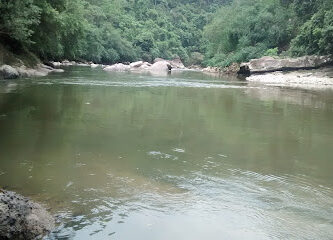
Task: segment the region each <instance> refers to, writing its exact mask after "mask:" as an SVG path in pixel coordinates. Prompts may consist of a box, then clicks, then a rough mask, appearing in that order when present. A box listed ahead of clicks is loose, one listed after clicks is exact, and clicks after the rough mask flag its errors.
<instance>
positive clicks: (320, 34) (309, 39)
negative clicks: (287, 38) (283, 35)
mask: <svg viewBox="0 0 333 240" xmlns="http://www.w3.org/2000/svg"><path fill="white" fill-rule="evenodd" d="M291 52H292V54H293V55H297V56H300V55H304V54H322V55H326V54H332V53H333V2H331V1H328V2H327V3H326V4H323V5H322V7H321V8H320V9H319V10H318V12H316V13H315V14H314V15H313V16H312V17H311V18H310V19H309V20H308V21H306V22H305V23H304V25H303V26H302V27H301V29H300V31H299V34H298V35H297V36H296V38H295V39H293V41H292V42H291Z"/></svg>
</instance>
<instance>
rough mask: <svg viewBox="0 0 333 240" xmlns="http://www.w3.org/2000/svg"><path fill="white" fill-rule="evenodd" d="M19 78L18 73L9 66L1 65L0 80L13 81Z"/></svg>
mask: <svg viewBox="0 0 333 240" xmlns="http://www.w3.org/2000/svg"><path fill="white" fill-rule="evenodd" d="M19 76H20V74H19V72H18V71H17V70H16V69H15V68H13V67H11V66H9V65H2V66H1V67H0V79H1V78H3V79H14V78H18V77H19Z"/></svg>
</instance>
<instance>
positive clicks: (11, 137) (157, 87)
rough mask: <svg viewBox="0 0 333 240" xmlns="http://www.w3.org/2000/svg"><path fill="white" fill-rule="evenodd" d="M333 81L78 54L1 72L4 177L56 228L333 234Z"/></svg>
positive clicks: (73, 233)
mask: <svg viewBox="0 0 333 240" xmlns="http://www.w3.org/2000/svg"><path fill="white" fill-rule="evenodd" d="M332 156H333V91H332V90H320V91H312V90H301V89H288V88H279V87H267V86H260V85H250V84H248V83H246V82H243V81H239V80H235V79H231V78H225V77H224V78H220V77H217V76H209V75H204V74H202V73H194V72H183V73H181V72H179V73H174V74H172V75H165V76H159V75H147V74H129V73H107V72H103V71H102V70H100V69H90V68H83V67H81V68H79V67H76V68H68V69H66V72H65V73H58V74H53V75H49V76H48V77H44V78H38V79H21V80H15V81H3V82H0V185H1V186H3V187H6V188H7V189H11V190H14V191H17V192H19V193H22V194H24V195H26V196H30V197H31V198H33V199H35V200H37V201H40V202H42V203H45V204H46V205H47V206H48V207H49V208H50V211H52V213H53V214H54V215H55V216H56V218H57V221H58V227H57V229H56V230H55V231H54V232H53V233H52V234H51V235H50V236H48V237H47V238H48V239H145V240H147V239H161V240H164V239H165V240H169V239H175V240H177V239H179V240H184V239H189V240H196V239H198V240H199V239H200V240H201V239H212V240H215V239H219V240H220V239H228V240H230V239H231V240H232V239H255V240H258V239H309V240H310V239H327V240H328V239H333V174H332V173H333V160H332V159H333V157H332Z"/></svg>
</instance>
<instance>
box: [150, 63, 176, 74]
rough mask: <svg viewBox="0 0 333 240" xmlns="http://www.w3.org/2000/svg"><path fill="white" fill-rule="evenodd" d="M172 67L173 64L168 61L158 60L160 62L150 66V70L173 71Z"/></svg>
mask: <svg viewBox="0 0 333 240" xmlns="http://www.w3.org/2000/svg"><path fill="white" fill-rule="evenodd" d="M171 69H172V66H171V64H170V63H169V62H167V61H158V62H155V63H154V64H153V65H151V67H150V68H149V70H150V71H155V72H158V71H166V72H168V71H171Z"/></svg>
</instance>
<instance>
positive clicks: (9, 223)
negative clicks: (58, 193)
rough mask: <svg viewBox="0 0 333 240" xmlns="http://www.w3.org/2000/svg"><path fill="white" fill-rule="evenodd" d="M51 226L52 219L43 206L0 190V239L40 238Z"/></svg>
mask: <svg viewBox="0 0 333 240" xmlns="http://www.w3.org/2000/svg"><path fill="white" fill-rule="evenodd" d="M53 228H54V219H53V217H52V216H51V215H50V214H49V213H48V212H47V211H46V210H45V208H44V207H42V206H41V205H39V204H38V203H35V202H32V201H31V200H29V199H28V198H25V197H23V196H21V195H19V194H16V193H14V192H10V191H4V190H0V239H27V240H30V239H40V238H42V237H43V236H44V235H46V234H47V233H49V232H50V231H52V229H53Z"/></svg>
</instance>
